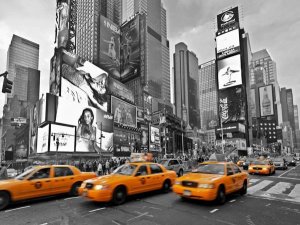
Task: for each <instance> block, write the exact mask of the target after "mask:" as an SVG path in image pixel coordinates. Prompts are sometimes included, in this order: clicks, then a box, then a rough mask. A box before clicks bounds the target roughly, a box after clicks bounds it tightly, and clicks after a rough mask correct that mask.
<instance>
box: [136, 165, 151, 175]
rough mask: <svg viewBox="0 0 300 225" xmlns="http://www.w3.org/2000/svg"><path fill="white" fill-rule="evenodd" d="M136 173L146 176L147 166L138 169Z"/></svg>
mask: <svg viewBox="0 0 300 225" xmlns="http://www.w3.org/2000/svg"><path fill="white" fill-rule="evenodd" d="M137 173H139V174H140V175H141V176H145V175H148V171H147V166H146V165H142V166H140V168H139V170H138V171H137Z"/></svg>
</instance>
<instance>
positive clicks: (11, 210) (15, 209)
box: [5, 205, 31, 212]
mask: <svg viewBox="0 0 300 225" xmlns="http://www.w3.org/2000/svg"><path fill="white" fill-rule="evenodd" d="M29 207H31V206H30V205H28V206H24V207H20V208H15V209H9V210H5V212H11V211H15V210H19V209H25V208H29Z"/></svg>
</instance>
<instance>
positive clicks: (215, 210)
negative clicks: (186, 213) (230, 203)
mask: <svg viewBox="0 0 300 225" xmlns="http://www.w3.org/2000/svg"><path fill="white" fill-rule="evenodd" d="M218 210H219V209H214V210H211V211H210V213H214V212H217V211H218Z"/></svg>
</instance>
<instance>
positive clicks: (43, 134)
mask: <svg viewBox="0 0 300 225" xmlns="http://www.w3.org/2000/svg"><path fill="white" fill-rule="evenodd" d="M48 140H49V125H46V126H44V127H40V128H38V132H37V150H36V153H45V152H48Z"/></svg>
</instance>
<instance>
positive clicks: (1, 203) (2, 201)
mask: <svg viewBox="0 0 300 225" xmlns="http://www.w3.org/2000/svg"><path fill="white" fill-rule="evenodd" d="M9 202H10V197H9V194H8V193H6V192H3V191H2V192H0V210H2V209H4V208H5V207H6V206H8V204H9Z"/></svg>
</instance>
